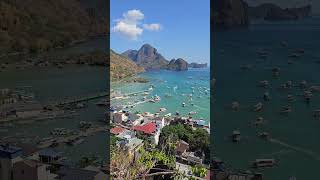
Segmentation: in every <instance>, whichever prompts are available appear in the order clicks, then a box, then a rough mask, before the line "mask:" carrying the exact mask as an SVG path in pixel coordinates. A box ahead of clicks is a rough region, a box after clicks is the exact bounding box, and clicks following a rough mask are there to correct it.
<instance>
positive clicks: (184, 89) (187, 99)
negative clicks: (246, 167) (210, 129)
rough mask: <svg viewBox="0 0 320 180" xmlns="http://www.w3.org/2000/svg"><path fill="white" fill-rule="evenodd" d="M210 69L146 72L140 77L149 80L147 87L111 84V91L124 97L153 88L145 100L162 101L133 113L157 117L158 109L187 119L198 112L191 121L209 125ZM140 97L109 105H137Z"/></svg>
mask: <svg viewBox="0 0 320 180" xmlns="http://www.w3.org/2000/svg"><path fill="white" fill-rule="evenodd" d="M209 72H210V71H209V68H206V69H189V70H188V71H179V72H176V71H166V70H161V71H149V72H145V73H142V74H140V75H139V76H140V77H144V78H146V79H148V80H149V82H148V83H113V84H112V85H111V88H112V89H113V90H116V91H120V92H121V93H123V94H126V93H132V92H139V91H143V90H148V89H149V87H150V85H153V86H154V89H153V91H151V92H150V94H149V95H147V96H146V97H147V98H150V97H151V96H155V95H158V96H160V98H161V101H160V102H157V103H150V102H147V103H142V104H138V105H136V106H135V107H133V108H132V109H131V111H132V112H136V111H140V112H151V113H156V112H158V111H159V109H160V108H166V109H167V111H166V112H165V113H163V114H167V113H171V114H172V115H173V116H174V115H175V113H176V112H177V111H178V112H179V113H180V114H181V115H183V116H188V113H189V112H191V111H194V112H197V114H195V115H193V118H194V119H200V118H203V119H204V120H205V121H207V122H208V121H209V118H210V99H209V97H210V84H209V78H210V74H209ZM143 96H144V95H143V94H138V95H137V96H133V97H131V98H129V99H125V100H113V101H111V103H112V105H126V104H131V103H135V102H140V101H142V99H143ZM182 103H185V107H183V106H182Z"/></svg>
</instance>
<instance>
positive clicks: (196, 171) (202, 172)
mask: <svg viewBox="0 0 320 180" xmlns="http://www.w3.org/2000/svg"><path fill="white" fill-rule="evenodd" d="M191 171H192V174H193V175H195V176H198V177H201V178H203V177H205V176H206V174H207V169H206V168H204V167H202V166H194V167H192V168H191Z"/></svg>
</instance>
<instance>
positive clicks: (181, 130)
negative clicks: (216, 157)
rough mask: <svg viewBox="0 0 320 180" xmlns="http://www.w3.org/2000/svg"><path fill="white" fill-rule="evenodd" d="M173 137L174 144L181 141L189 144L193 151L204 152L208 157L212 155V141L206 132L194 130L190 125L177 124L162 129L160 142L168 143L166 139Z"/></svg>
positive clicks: (198, 129)
mask: <svg viewBox="0 0 320 180" xmlns="http://www.w3.org/2000/svg"><path fill="white" fill-rule="evenodd" d="M169 137H171V139H172V141H173V142H176V141H177V140H179V139H181V140H184V141H186V142H187V143H189V145H190V150H191V151H201V152H204V153H205V155H206V157H209V154H210V139H209V134H208V132H207V131H206V130H204V129H200V128H197V129H195V130H193V129H192V128H191V127H190V126H188V125H183V124H176V125H170V126H166V127H164V128H163V129H162V132H161V136H160V142H161V143H162V144H165V143H167V142H166V139H168V138H169Z"/></svg>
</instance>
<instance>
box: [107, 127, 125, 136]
mask: <svg viewBox="0 0 320 180" xmlns="http://www.w3.org/2000/svg"><path fill="white" fill-rule="evenodd" d="M124 130H125V129H124V128H122V127H114V128H112V129H111V130H110V133H112V134H116V135H117V134H120V133H122V132H123V131H124Z"/></svg>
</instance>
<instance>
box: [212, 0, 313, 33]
mask: <svg viewBox="0 0 320 180" xmlns="http://www.w3.org/2000/svg"><path fill="white" fill-rule="evenodd" d="M214 3H215V4H214V10H213V12H214V13H213V18H211V19H212V22H211V23H212V24H214V25H215V26H216V28H218V29H233V28H246V27H248V26H249V25H250V22H251V20H252V19H263V20H267V21H283V20H299V19H303V18H306V17H310V16H311V13H312V6H311V5H310V4H309V5H305V6H302V7H296V8H281V7H280V6H278V5H276V4H273V3H263V4H260V5H258V6H255V7H252V6H249V5H248V4H247V3H246V2H245V1H244V0H217V1H215V2H214Z"/></svg>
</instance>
